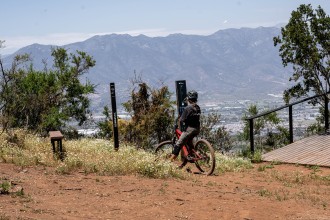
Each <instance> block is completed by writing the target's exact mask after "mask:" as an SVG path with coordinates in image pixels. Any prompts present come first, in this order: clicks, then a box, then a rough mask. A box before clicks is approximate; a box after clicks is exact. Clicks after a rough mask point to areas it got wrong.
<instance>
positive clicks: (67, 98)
mask: <svg viewBox="0 0 330 220" xmlns="http://www.w3.org/2000/svg"><path fill="white" fill-rule="evenodd" d="M52 57H53V59H54V69H52V70H48V69H47V68H45V69H44V70H43V71H39V70H35V69H34V68H33V64H29V62H28V61H30V57H29V55H27V54H24V55H17V56H16V57H15V58H14V60H13V63H12V66H11V68H10V69H7V70H6V69H4V66H3V63H2V61H1V59H0V67H1V74H2V75H1V82H0V110H1V119H2V120H1V124H2V126H3V128H4V129H7V128H16V127H20V128H21V127H24V128H27V129H31V130H36V131H39V132H48V131H50V130H59V129H61V128H63V127H64V126H65V125H66V123H67V122H68V121H69V120H71V119H75V120H76V121H78V123H79V124H80V125H81V124H82V123H83V122H84V121H85V120H86V119H87V118H86V113H87V112H88V108H89V99H88V97H87V95H88V94H90V93H93V92H94V89H95V86H94V85H92V84H91V83H90V82H88V81H87V82H86V83H85V84H82V83H81V82H80V77H81V76H82V75H83V74H85V73H87V72H88V70H89V68H91V67H93V66H94V65H95V61H94V60H93V58H92V57H91V56H89V55H87V54H86V53H85V52H81V51H76V53H75V54H73V53H71V54H68V53H67V50H66V49H64V48H53V49H52Z"/></svg>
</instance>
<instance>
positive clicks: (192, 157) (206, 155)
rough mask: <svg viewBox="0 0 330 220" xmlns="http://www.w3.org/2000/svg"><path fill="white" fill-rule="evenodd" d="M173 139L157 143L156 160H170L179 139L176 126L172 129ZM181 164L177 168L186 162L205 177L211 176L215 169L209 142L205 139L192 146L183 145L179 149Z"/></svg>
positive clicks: (212, 150)
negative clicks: (192, 164) (194, 166)
mask: <svg viewBox="0 0 330 220" xmlns="http://www.w3.org/2000/svg"><path fill="white" fill-rule="evenodd" d="M173 130H174V132H173V133H174V135H173V136H174V137H173V138H172V140H167V141H163V142H161V143H159V144H158V145H157V147H156V150H155V153H156V154H157V157H158V158H164V159H168V158H170V156H171V154H172V151H173V148H174V145H175V142H176V140H177V139H179V138H180V136H181V134H182V131H181V130H180V129H179V128H178V126H177V125H175V127H174V129H173ZM181 162H182V164H181V165H180V166H179V167H181V168H183V167H184V166H185V165H186V164H187V163H188V162H189V163H194V164H195V165H196V167H197V169H198V170H199V171H200V172H201V173H203V174H206V175H211V174H212V173H213V171H214V168H215V154H214V149H213V147H212V145H211V144H210V142H208V141H207V140H205V139H199V140H197V141H196V142H195V143H194V144H193V146H188V145H184V146H183V147H182V149H181Z"/></svg>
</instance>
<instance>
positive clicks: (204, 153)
mask: <svg viewBox="0 0 330 220" xmlns="http://www.w3.org/2000/svg"><path fill="white" fill-rule="evenodd" d="M194 149H195V151H196V153H195V154H196V157H197V158H198V160H196V161H195V165H196V167H197V169H198V170H199V171H201V172H202V173H204V174H206V175H211V174H212V173H213V171H214V169H215V154H214V149H213V147H212V145H211V144H210V142H208V141H207V140H205V139H200V140H198V141H197V142H196V143H195V147H194Z"/></svg>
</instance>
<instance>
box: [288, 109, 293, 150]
mask: <svg viewBox="0 0 330 220" xmlns="http://www.w3.org/2000/svg"><path fill="white" fill-rule="evenodd" d="M289 132H290V138H289V141H290V144H291V143H293V119H292V105H290V106H289Z"/></svg>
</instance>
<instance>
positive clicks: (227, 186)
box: [0, 163, 330, 220]
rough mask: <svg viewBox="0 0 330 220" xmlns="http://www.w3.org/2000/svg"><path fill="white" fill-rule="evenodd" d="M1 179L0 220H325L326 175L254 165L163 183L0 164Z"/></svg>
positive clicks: (329, 208) (328, 201)
mask: <svg viewBox="0 0 330 220" xmlns="http://www.w3.org/2000/svg"><path fill="white" fill-rule="evenodd" d="M261 167H263V168H265V169H261ZM315 171H316V175H317V177H318V178H316V177H314V178H310V176H311V175H312V176H313V172H314V174H315ZM314 176H315V175H314ZM320 176H322V177H325V179H326V181H324V179H323V180H322V181H319V180H318V179H319V177H320ZM0 178H1V179H0V181H2V182H4V181H7V182H9V181H10V182H11V183H12V186H13V189H12V190H13V191H14V192H12V193H10V194H0V219H158V220H161V219H245V220H252V219H262V220H265V219H330V180H327V178H330V169H329V168H317V169H311V168H308V167H304V166H295V165H284V164H281V165H274V166H270V165H269V164H256V165H255V168H254V169H251V170H249V171H245V172H242V173H231V172H230V173H225V174H219V175H214V176H204V175H198V174H192V175H191V177H189V178H188V179H186V180H178V179H166V180H163V179H149V178H145V177H139V176H98V175H95V174H87V175H86V174H84V173H82V172H76V173H73V174H70V175H58V174H56V173H55V172H54V169H53V168H49V167H41V166H38V167H28V168H21V167H18V166H15V165H12V164H4V163H0ZM21 188H23V192H24V194H23V195H20V194H19V193H17V189H21ZM15 189H16V193H15Z"/></svg>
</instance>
